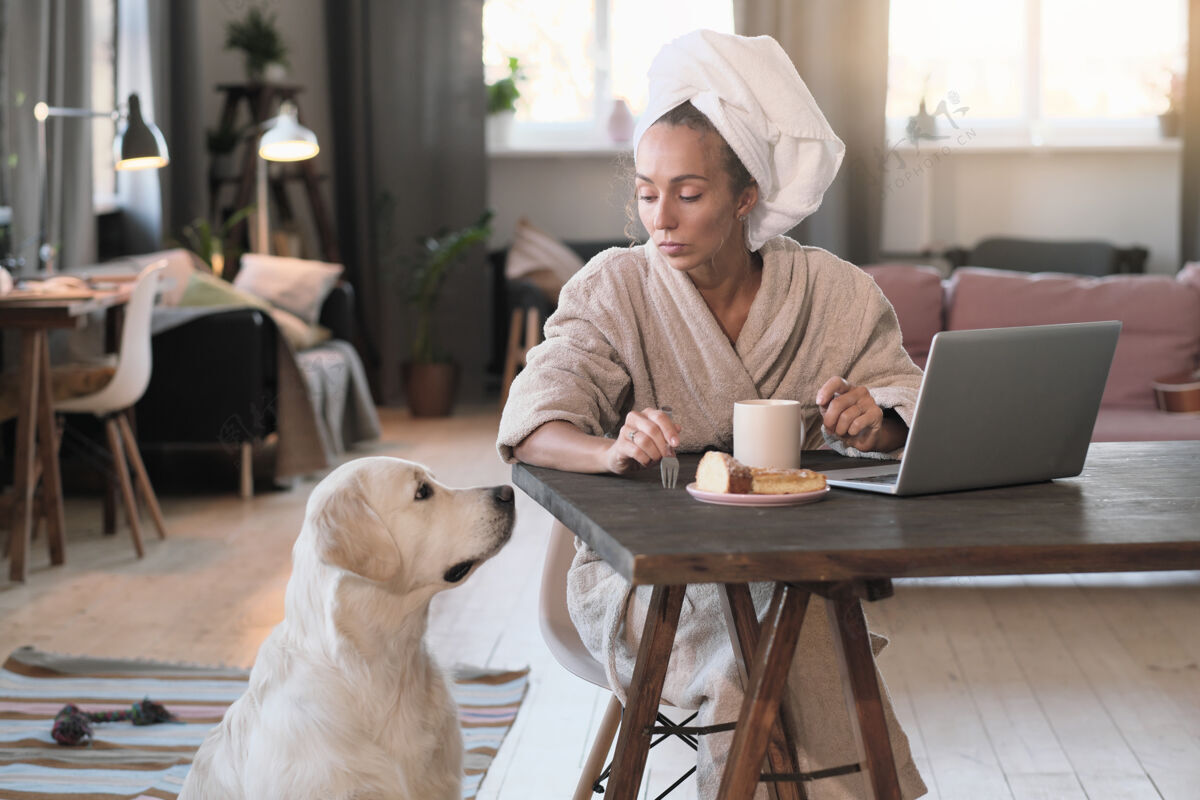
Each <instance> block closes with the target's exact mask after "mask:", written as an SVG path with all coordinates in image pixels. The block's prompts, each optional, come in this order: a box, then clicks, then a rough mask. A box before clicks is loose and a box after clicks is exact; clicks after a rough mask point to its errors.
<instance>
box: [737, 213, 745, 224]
mask: <svg viewBox="0 0 1200 800" xmlns="http://www.w3.org/2000/svg"><path fill="white" fill-rule="evenodd" d="M745 221H746V215H745V214H742V215H741V216H740V217H738V222H745Z"/></svg>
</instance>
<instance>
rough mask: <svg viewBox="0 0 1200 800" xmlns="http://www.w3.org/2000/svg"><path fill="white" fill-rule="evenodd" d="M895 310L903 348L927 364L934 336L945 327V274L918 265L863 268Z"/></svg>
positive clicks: (879, 265) (918, 363)
mask: <svg viewBox="0 0 1200 800" xmlns="http://www.w3.org/2000/svg"><path fill="white" fill-rule="evenodd" d="M863 270H864V271H865V272H867V274H869V275H870V276H871V277H872V278H874V279H875V282H876V283H877V284H879V288H880V289H882V290H883V293H884V294H885V295H886V296H887V299H888V300H889V301H890V302H891V304H892V308H894V309H896V318H897V319H899V321H900V335H901V336H902V338H903V340H904V349H905V350H907V351H908V355H909V357H910V358H912V360H913V362H915V363H916V365H917V366H918V367H922V368H924V367H925V361H926V359H927V358H928V357H929V347H930V344H931V343H932V342H933V335H934V334H935V333H937V332H938V331H940V330H941V329H942V322H943V312H944V307H943V291H942V276H941V273H939V272H938V271H937V270H936V269H934V268H933V267H929V266H920V265H916V264H872V265H870V266H866V267H863Z"/></svg>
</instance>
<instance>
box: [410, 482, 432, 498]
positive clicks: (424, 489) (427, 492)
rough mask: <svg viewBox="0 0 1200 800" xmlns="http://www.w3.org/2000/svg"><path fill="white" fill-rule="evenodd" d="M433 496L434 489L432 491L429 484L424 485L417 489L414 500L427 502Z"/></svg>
mask: <svg viewBox="0 0 1200 800" xmlns="http://www.w3.org/2000/svg"><path fill="white" fill-rule="evenodd" d="M432 495H433V489H431V488H430V487H429V484H428V483H422V484H421V485H420V486H418V487H417V493H416V494H415V495H413V498H414V499H416V500H425V499H427V498H429V497H430V496H432Z"/></svg>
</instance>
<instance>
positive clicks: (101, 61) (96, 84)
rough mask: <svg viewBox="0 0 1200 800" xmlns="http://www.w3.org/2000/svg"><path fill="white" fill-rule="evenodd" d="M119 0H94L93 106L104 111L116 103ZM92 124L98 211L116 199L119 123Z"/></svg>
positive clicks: (101, 120) (98, 121)
mask: <svg viewBox="0 0 1200 800" xmlns="http://www.w3.org/2000/svg"><path fill="white" fill-rule="evenodd" d="M116 6H117V3H116V0H91V15H92V19H91V25H92V29H91V60H92V64H91V66H92V100H91V107H92V108H93V109H94V110H96V111H105V110H108V109H112V108H116V107H117V46H116V44H117V8H116ZM88 124H90V125H92V126H93V127H92V199H93V202H94V204H95V206H96V209H97V210H98V211H102V210H106V209H109V208H111V207H113V205H114V204H115V202H116V195H117V175H116V173H115V172H114V171H113V167H114V162H113V138H114V137H115V136H116V125H115V123H114V122H113V121H112V120H110V119H105V118H103V117H97V118H96V119H95V120H93V121H91V122H90V123H88Z"/></svg>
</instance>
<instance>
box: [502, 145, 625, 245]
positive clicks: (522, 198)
mask: <svg viewBox="0 0 1200 800" xmlns="http://www.w3.org/2000/svg"><path fill="white" fill-rule="evenodd" d="M621 161H622V159H621V157H620V156H619V154H617V153H608V152H598V151H589V152H586V153H571V154H565V153H559V154H557V155H554V154H551V155H547V156H531V155H526V154H512V153H506V154H504V155H501V156H496V155H493V156H492V157H491V158H490V159H489V160H488V207H489V208H491V209H492V210H494V211H495V212H496V217H495V220H494V221H493V224H492V229H493V234H492V240H491V242H490V245H491V247H493V248H497V247H501V246H503V245H505V244H507V243H508V242H510V241H511V240H512V233H513V230H514V228H515V227H516V223H517V220H518V219H519V218H520V217H522V216H525V217H528V219H529V221H530V222H532V223H533V224H534V225H536V226H538V227H539V228H541V229H542V230H544V231H547V232H549V233H552V234H554V235H555V236H557V237H559V238H560V239H564V240H568V241H596V240H616V239H621V238H623V237H624V236H625V227H626V216H625V206H626V202H627V200H628V199H629V197H630V196H631V193H632V191H633V189H632V183H630V182H629V177H623V176H628V175H630V174H631V170H632V162H630V161H628V159H627V158H626V159H625V162H626V163H625V164H622V163H621ZM630 230H631V231H632V232H635V235H636V236H638V237H641V236H642V235H643V233H642V228H641V225H640V224H638V223H634V224H633V225H632V226H630Z"/></svg>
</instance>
